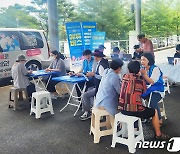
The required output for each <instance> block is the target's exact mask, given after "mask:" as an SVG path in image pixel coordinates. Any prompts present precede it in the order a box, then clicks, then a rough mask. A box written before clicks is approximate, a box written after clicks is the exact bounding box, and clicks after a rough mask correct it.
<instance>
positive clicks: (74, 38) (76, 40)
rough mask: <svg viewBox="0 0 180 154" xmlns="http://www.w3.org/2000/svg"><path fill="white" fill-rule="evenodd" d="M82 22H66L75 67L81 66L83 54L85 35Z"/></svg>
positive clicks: (72, 61)
mask: <svg viewBox="0 0 180 154" xmlns="http://www.w3.org/2000/svg"><path fill="white" fill-rule="evenodd" d="M81 29H82V28H81V23H80V22H68V23H66V32H67V37H68V44H69V50H70V57H71V64H72V66H73V67H78V66H81V64H82V60H83V56H82V52H83V49H84V48H83V36H82V30H81Z"/></svg>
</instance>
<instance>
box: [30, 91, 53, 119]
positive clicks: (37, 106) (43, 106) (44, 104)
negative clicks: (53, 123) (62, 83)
mask: <svg viewBox="0 0 180 154" xmlns="http://www.w3.org/2000/svg"><path fill="white" fill-rule="evenodd" d="M35 100H36V101H35ZM49 111H50V112H51V114H54V112H53V107H52V100H51V96H50V93H49V92H48V91H38V92H34V93H32V100H31V111H30V115H31V114H32V113H35V115H36V119H39V118H40V117H41V113H45V112H49Z"/></svg>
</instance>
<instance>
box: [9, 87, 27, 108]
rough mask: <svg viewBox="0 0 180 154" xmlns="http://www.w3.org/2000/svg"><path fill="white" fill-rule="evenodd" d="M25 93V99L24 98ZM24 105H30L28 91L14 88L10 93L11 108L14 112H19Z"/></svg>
mask: <svg viewBox="0 0 180 154" xmlns="http://www.w3.org/2000/svg"><path fill="white" fill-rule="evenodd" d="M23 93H24V96H25V98H24V97H23ZM12 96H13V98H12ZM22 103H27V104H28V103H29V100H28V94H27V89H26V88H15V87H12V88H11V89H10V91H9V108H10V107H13V108H14V110H17V108H18V107H19V105H22Z"/></svg>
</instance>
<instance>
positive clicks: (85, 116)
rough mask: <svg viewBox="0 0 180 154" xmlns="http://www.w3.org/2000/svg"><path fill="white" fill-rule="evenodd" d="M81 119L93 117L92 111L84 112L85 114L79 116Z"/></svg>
mask: <svg viewBox="0 0 180 154" xmlns="http://www.w3.org/2000/svg"><path fill="white" fill-rule="evenodd" d="M79 118H80V120H82V121H84V120H87V119H90V118H91V113H89V112H84V114H83V115H82V116H80V117H79Z"/></svg>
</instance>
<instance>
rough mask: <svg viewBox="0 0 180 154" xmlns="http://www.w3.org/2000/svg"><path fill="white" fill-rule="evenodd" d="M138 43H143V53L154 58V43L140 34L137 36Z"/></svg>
mask: <svg viewBox="0 0 180 154" xmlns="http://www.w3.org/2000/svg"><path fill="white" fill-rule="evenodd" d="M137 39H138V41H139V42H140V43H141V45H142V47H141V48H140V49H141V51H142V52H144V53H145V52H148V53H151V54H152V55H153V56H154V50H153V44H152V41H151V40H149V39H147V38H146V37H145V35H144V34H139V35H138V36H137Z"/></svg>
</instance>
